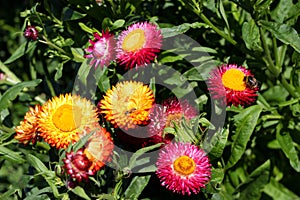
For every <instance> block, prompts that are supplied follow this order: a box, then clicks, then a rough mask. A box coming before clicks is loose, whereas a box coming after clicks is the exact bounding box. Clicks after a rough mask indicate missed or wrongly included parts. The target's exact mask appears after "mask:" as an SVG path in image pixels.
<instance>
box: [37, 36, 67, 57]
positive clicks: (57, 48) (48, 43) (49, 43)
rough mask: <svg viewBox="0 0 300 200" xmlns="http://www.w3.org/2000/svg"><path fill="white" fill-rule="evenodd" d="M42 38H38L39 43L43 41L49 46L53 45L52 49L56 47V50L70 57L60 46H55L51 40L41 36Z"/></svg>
mask: <svg viewBox="0 0 300 200" xmlns="http://www.w3.org/2000/svg"><path fill="white" fill-rule="evenodd" d="M43 39H44V40H39V42H40V43H43V44H47V45H49V46H50V47H53V48H54V49H56V50H58V51H60V52H62V53H63V54H65V55H67V56H68V57H70V58H71V57H72V56H70V55H69V54H68V53H67V52H66V51H65V50H63V49H62V48H60V47H58V46H56V45H55V44H53V43H52V42H50V41H49V40H48V39H47V38H46V37H45V36H43Z"/></svg>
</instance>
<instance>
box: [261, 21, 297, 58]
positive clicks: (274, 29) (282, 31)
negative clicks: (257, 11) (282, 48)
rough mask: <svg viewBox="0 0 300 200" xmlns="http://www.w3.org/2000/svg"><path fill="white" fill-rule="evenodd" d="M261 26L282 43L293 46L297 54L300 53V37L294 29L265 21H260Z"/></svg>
mask: <svg viewBox="0 0 300 200" xmlns="http://www.w3.org/2000/svg"><path fill="white" fill-rule="evenodd" d="M259 24H260V25H261V26H262V27H263V28H265V29H267V30H268V31H270V32H271V33H273V34H274V35H275V37H276V38H277V39H279V40H280V41H281V42H283V43H284V44H289V45H291V46H292V47H293V48H294V49H295V50H296V51H297V52H299V53H300V37H299V34H298V32H297V31H296V30H295V29H294V28H292V27H290V26H288V25H286V24H282V23H277V22H268V21H264V20H261V21H259Z"/></svg>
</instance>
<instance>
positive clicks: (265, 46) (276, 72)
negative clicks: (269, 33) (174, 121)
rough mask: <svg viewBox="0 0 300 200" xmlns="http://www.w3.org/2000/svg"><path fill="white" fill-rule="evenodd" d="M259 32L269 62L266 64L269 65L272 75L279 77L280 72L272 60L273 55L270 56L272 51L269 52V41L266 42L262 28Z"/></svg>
mask: <svg viewBox="0 0 300 200" xmlns="http://www.w3.org/2000/svg"><path fill="white" fill-rule="evenodd" d="M259 32H260V38H261V40H262V44H263V48H264V50H265V54H266V59H267V60H266V61H265V62H266V63H267V67H268V69H269V70H270V71H271V72H272V73H274V76H275V77H278V76H279V73H280V71H279V70H278V69H277V68H276V66H275V65H274V63H273V60H272V57H271V54H270V51H269V48H268V44H267V40H266V37H265V34H264V31H263V29H262V28H260V29H259Z"/></svg>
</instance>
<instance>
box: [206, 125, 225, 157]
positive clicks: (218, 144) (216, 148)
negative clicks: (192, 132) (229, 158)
mask: <svg viewBox="0 0 300 200" xmlns="http://www.w3.org/2000/svg"><path fill="white" fill-rule="evenodd" d="M228 135H229V127H226V128H223V129H222V130H219V131H218V132H216V133H215V134H214V135H213V136H212V138H211V140H210V142H209V145H212V146H209V147H204V148H205V149H211V150H210V151H209V155H210V157H212V158H219V157H221V156H222V154H223V151H224V148H225V146H226V143H227V139H228Z"/></svg>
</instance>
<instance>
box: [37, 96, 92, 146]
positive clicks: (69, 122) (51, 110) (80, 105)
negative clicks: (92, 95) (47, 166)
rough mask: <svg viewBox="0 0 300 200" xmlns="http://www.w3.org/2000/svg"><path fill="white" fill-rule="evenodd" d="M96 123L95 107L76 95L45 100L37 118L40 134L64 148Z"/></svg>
mask: <svg viewBox="0 0 300 200" xmlns="http://www.w3.org/2000/svg"><path fill="white" fill-rule="evenodd" d="M96 123H98V117H97V109H96V108H95V107H94V106H93V105H92V104H91V102H90V101H89V100H87V99H85V98H81V97H80V96H78V95H71V94H66V95H60V96H59V97H54V98H52V99H51V100H49V101H47V102H46V103H45V104H44V105H43V107H42V111H41V112H40V115H39V118H38V124H39V132H40V136H41V137H42V138H44V140H45V141H46V142H47V143H49V144H50V145H51V146H55V147H56V148H66V147H67V146H68V145H69V144H70V143H75V142H77V141H78V140H79V139H80V137H81V136H82V135H83V134H85V131H84V130H85V128H87V127H93V126H95V124H96Z"/></svg>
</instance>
